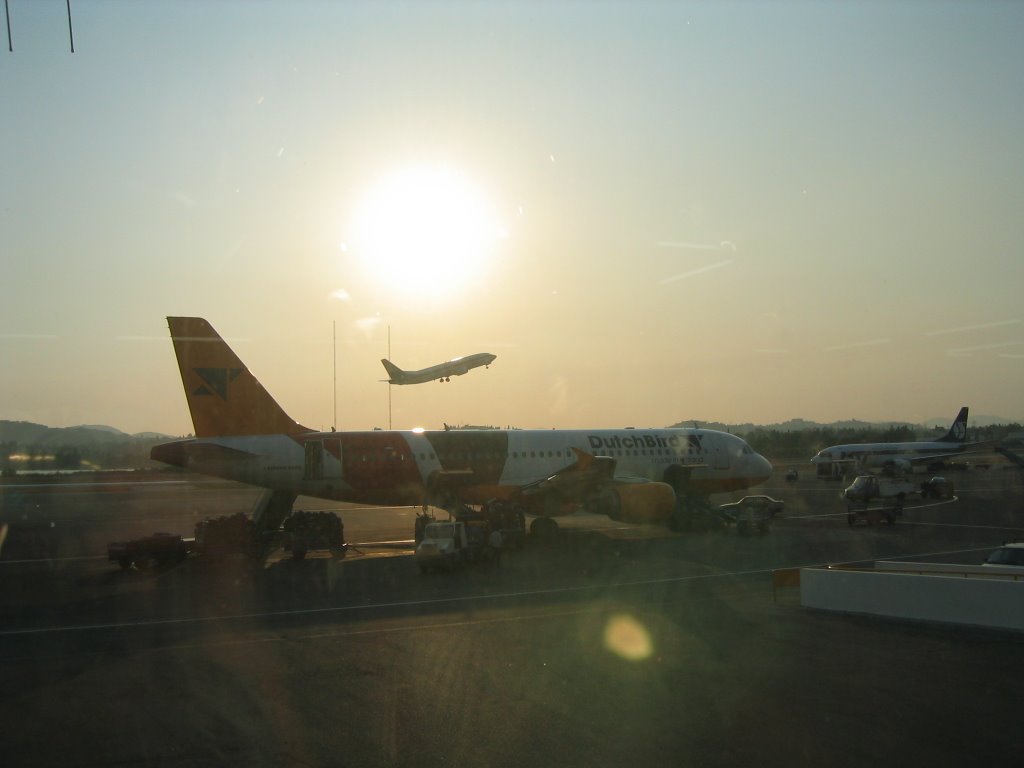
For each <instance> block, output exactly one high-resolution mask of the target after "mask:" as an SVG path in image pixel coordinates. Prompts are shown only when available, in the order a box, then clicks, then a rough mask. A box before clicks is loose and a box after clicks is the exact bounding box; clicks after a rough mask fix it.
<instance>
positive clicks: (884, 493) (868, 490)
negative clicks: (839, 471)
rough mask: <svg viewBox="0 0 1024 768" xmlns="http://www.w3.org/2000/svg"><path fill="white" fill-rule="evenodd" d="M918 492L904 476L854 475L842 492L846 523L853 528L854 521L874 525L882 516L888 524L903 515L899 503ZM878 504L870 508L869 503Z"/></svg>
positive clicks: (901, 503)
mask: <svg viewBox="0 0 1024 768" xmlns="http://www.w3.org/2000/svg"><path fill="white" fill-rule="evenodd" d="M918 492H919V489H918V487H917V486H916V485H914V484H913V483H912V482H910V481H909V480H907V479H906V478H904V477H899V476H897V477H885V476H881V477H880V476H878V475H858V476H857V477H855V478H854V480H853V482H852V483H851V484H850V485H849V486H848V487H847V488H846V490H844V491H843V498H845V499H846V502H847V507H846V522H847V523H849V524H850V525H853V524H854V523H855V522H857V521H858V520H863V521H865V522H869V523H871V522H877V521H878V520H881V519H882V518H883V517H884V518H885V520H886V522H888V523H889V524H890V525H892V524H893V523H895V522H896V517H897V516H898V515H902V514H903V503H904V502H905V501H906V500H907V498H908V497H909V496H910V495H911V494H914V493H918ZM873 501H877V502H878V505H877V506H874V507H871V506H869V504H871V502H873Z"/></svg>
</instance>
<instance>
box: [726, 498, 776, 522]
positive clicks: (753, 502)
mask: <svg viewBox="0 0 1024 768" xmlns="http://www.w3.org/2000/svg"><path fill="white" fill-rule="evenodd" d="M784 506H785V502H784V501H781V500H779V499H773V498H772V497H771V496H744V497H743V498H742V499H740V500H739V501H732V502H729V503H728V504H721V505H720V509H722V510H723V511H724V512H726V513H730V512H737V511H739V510H741V509H755V510H761V511H763V512H764V514H765V515H766V516H767V517H775V516H776V515H778V514H780V513H781V512H782V508H783V507H784Z"/></svg>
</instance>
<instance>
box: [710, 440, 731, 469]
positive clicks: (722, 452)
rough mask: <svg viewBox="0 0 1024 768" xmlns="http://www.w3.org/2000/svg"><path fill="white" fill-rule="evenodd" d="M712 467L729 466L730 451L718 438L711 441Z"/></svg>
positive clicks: (722, 467) (723, 467) (725, 467)
mask: <svg viewBox="0 0 1024 768" xmlns="http://www.w3.org/2000/svg"><path fill="white" fill-rule="evenodd" d="M711 468H712V469H728V468H729V451H728V450H727V448H726V446H725V445H723V444H722V441H721V440H717V439H716V440H714V441H713V442H712V443H711Z"/></svg>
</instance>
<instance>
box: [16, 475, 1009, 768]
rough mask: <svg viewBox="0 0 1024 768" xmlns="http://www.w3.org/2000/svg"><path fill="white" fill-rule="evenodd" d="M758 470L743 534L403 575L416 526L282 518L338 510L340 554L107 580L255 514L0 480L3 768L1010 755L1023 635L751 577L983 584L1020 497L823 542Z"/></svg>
mask: <svg viewBox="0 0 1024 768" xmlns="http://www.w3.org/2000/svg"><path fill="white" fill-rule="evenodd" d="M781 474H782V473H781V472H778V473H777V478H776V479H773V480H772V481H770V482H769V483H768V484H766V485H765V486H762V487H760V488H758V489H754V491H753V492H754V493H766V494H770V495H772V496H775V497H776V498H780V499H783V500H784V501H785V504H786V509H785V512H784V516H783V517H781V518H779V519H777V520H776V522H775V523H774V525H773V526H772V530H771V531H770V533H768V534H766V535H764V536H755V537H740V536H737V535H736V534H735V533H734V532H733V531H731V530H727V531H725V532H719V533H681V534H675V533H671V532H669V531H666V530H664V529H661V528H657V527H652V526H625V525H622V524H620V523H615V522H613V521H609V520H607V519H606V518H601V517H593V516H587V515H581V516H576V517H572V518H568V519H562V520H560V524H561V526H562V530H563V534H562V536H561V537H560V541H559V542H558V543H557V544H555V545H553V546H543V547H542V546H539V545H533V544H530V545H528V546H527V548H526V549H524V550H522V551H518V552H509V553H506V555H505V556H504V557H503V559H502V564H501V567H500V568H498V567H493V566H491V567H476V568H472V569H466V570H462V571H456V572H452V573H433V574H427V575H421V574H420V573H419V572H418V569H417V568H416V565H415V562H414V560H413V558H412V557H410V556H409V552H410V549H409V548H408V546H409V545H408V544H403V543H402V542H407V540H408V539H410V538H411V534H412V529H413V521H414V517H415V513H416V511H417V510H416V509H415V508H396V509H391V508H387V509H383V508H366V507H355V506H352V505H342V506H338V505H336V504H334V503H331V502H324V501H319V500H314V499H305V498H303V499H300V500H299V502H297V504H296V508H297V509H298V508H302V509H334V510H336V511H338V512H339V513H340V514H341V515H342V516H343V519H344V522H345V533H346V538H347V539H348V541H349V542H356V543H357V545H358V546H357V547H355V548H354V549H352V550H350V552H349V554H348V556H347V557H346V558H345V559H344V560H343V561H340V562H335V563H332V564H331V565H329V566H328V565H325V564H324V563H322V562H320V563H318V562H317V561H316V559H314V560H312V561H307V562H305V563H293V562H291V561H282V562H280V563H278V564H277V565H275V566H273V567H272V568H269V569H266V570H264V571H259V572H253V571H252V569H250V568H247V567H246V566H245V564H244V563H242V562H241V561H238V560H232V559H230V558H227V559H224V560H221V561H219V562H210V561H206V562H204V561H202V560H197V561H190V562H188V563H186V564H184V565H181V566H178V567H174V568H170V569H165V570H144V571H134V570H132V571H127V572H122V571H120V570H119V569H118V567H117V565H116V564H114V563H110V562H108V561H107V559H106V554H105V553H106V545H107V543H108V542H110V541H114V540H124V539H127V538H132V537H136V536H142V535H146V534H150V533H153V532H154V531H169V532H172V533H179V534H183V535H191V533H192V528H193V526H194V524H195V522H197V521H198V520H201V519H203V518H204V517H209V516H217V515H223V514H231V513H234V512H239V511H241V512H248V511H250V510H251V509H252V507H253V505H254V504H255V503H256V500H257V497H258V495H259V492H258V491H257V490H256V489H252V488H248V487H245V486H241V485H236V484H232V483H226V482H222V481H213V480H205V479H200V478H196V477H190V476H183V475H169V474H168V475H164V474H153V475H140V476H138V477H135V476H129V477H127V478H126V476H123V475H84V476H73V477H69V478H62V482H60V483H52V482H45V481H43V482H39V483H37V482H32V481H29V480H24V479H23V478H20V477H19V478H14V479H13V480H11V481H7V482H5V483H4V484H2V485H0V523H7V524H8V527H9V533H8V536H7V540H6V542H5V543H4V545H3V549H2V550H0V685H2V690H3V696H2V697H0V744H2V745H3V752H2V754H3V756H4V758H3V759H4V763H5V764H7V765H38V766H47V765H67V764H73V765H161V766H177V765H225V764H231V765H235V764H246V765H293V764H294V765H341V764H349V765H360V766H378V765H380V766H390V765H411V766H418V765H423V766H432V765H452V764H455V765H493V766H505V765H508V766H524V765H528V766H533V765H538V766H542V765H601V766H604V765H624V764H635V765H638V766H639V765H642V766H647V765H658V766H660V765H672V766H678V765H705V766H718V765H723V766H724V765H737V764H742V763H751V764H757V765H780V766H781V765H786V766H792V765H815V766H818V765H850V766H854V765H865V764H869V763H870V764H872V765H891V764H897V763H898V764H901V765H904V766H906V765H926V764H927V765H952V764H981V763H988V762H990V761H998V762H1006V761H1012V762H1018V759H1017V758H1019V755H1020V746H1019V727H1020V726H1019V723H1020V702H1021V696H1020V681H1021V680H1022V679H1024V675H1022V673H1024V653H1022V651H1024V636H1022V635H1020V634H1017V633H1010V632H996V631H989V630H982V629H973V628H956V627H948V626H943V625H928V624H918V623H908V622H892V621H886V620H880V619H870V618H865V617H856V616H843V615H834V614H826V613H818V612H813V611H808V610H806V609H803V608H802V607H801V606H800V605H799V595H798V592H797V590H795V589H793V588H782V589H779V590H776V591H773V588H772V579H771V571H772V570H773V569H779V568H792V567H799V566H806V565H815V564H823V563H840V562H859V561H864V562H870V561H873V560H875V559H921V560H929V561H943V562H960V563H975V562H980V561H981V560H982V559H983V558H984V556H985V555H986V554H987V553H988V552H989V551H990V550H991V549H993V548H994V547H996V546H998V545H999V544H1000V543H1001V542H1002V541H1004V540H1006V539H1009V538H1014V537H1018V536H1024V534H1022V533H1021V531H1022V529H1024V496H1022V490H1024V483H1022V475H1021V474H1020V473H1018V472H1016V471H997V470H995V469H993V470H990V471H987V472H983V471H974V472H966V473H957V474H956V475H953V476H951V478H952V479H953V480H954V482H955V483H956V486H957V498H956V499H955V500H954V501H950V502H939V503H935V502H930V503H923V502H917V503H914V504H911V505H909V506H908V508H907V509H906V511H905V512H904V514H903V516H902V517H901V518H900V520H899V522H898V523H897V524H896V525H894V526H888V525H884V524H883V525H874V526H856V527H850V526H849V525H847V522H846V514H845V506H843V505H842V503H841V502H840V501H839V498H838V496H839V491H840V488H841V484H839V483H831V482H827V481H821V480H816V479H813V478H812V477H811V475H810V473H809V472H807V473H803V474H804V477H802V478H801V480H800V481H799V482H798V483H792V484H791V483H785V482H783V480H782V477H781ZM918 479H921V480H923V479H925V478H924V477H923V476H921V477H920V478H918ZM739 495H741V494H736V495H733V496H723V497H721V498H720V499H716V500H720V501H723V502H724V501H728V500H734V499H735V498H737V497H738V496H739ZM381 542H387V544H381ZM396 542H397V543H396ZM325 573H326V574H328V575H329V579H327V580H325V579H324V578H323V575H324V574H325ZM1021 610H1024V606H1021Z"/></svg>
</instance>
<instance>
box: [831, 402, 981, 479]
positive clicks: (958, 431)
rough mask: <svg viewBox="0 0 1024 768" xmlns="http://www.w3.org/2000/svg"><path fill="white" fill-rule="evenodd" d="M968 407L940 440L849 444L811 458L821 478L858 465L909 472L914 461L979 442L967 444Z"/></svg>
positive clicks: (951, 453) (959, 450)
mask: <svg viewBox="0 0 1024 768" xmlns="http://www.w3.org/2000/svg"><path fill="white" fill-rule="evenodd" d="M966 440H967V406H966V405H965V406H964V407H963V408H961V409H960V412H959V413H958V414H957V415H956V418H955V419H953V424H952V425H951V426H950V428H949V431H948V432H947V433H946V434H945V435H943V436H942V437H940V438H939V439H938V440H930V441H913V442H903V443H846V444H845V445H830V446H829V447H828V448H822V449H821V450H820V451H818V453H817V454H816V455H815V456H814V458H813V459H811V463H812V464H814V465H816V467H817V473H818V477H838V476H841V475H842V474H843V471H844V469H845V468H847V467H851V466H855V465H859V466H860V468H861V469H863V470H865V471H867V470H869V469H875V468H885V467H890V468H892V469H897V470H900V471H902V472H908V471H910V469H911V468H912V467H913V465H914V464H916V463H919V462H922V461H936V460H941V459H944V458H947V457H949V456H955V455H957V454H959V453H963V452H964V451H965V450H967V449H968V448H971V447H975V446H977V445H980V443H967V442H966Z"/></svg>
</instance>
